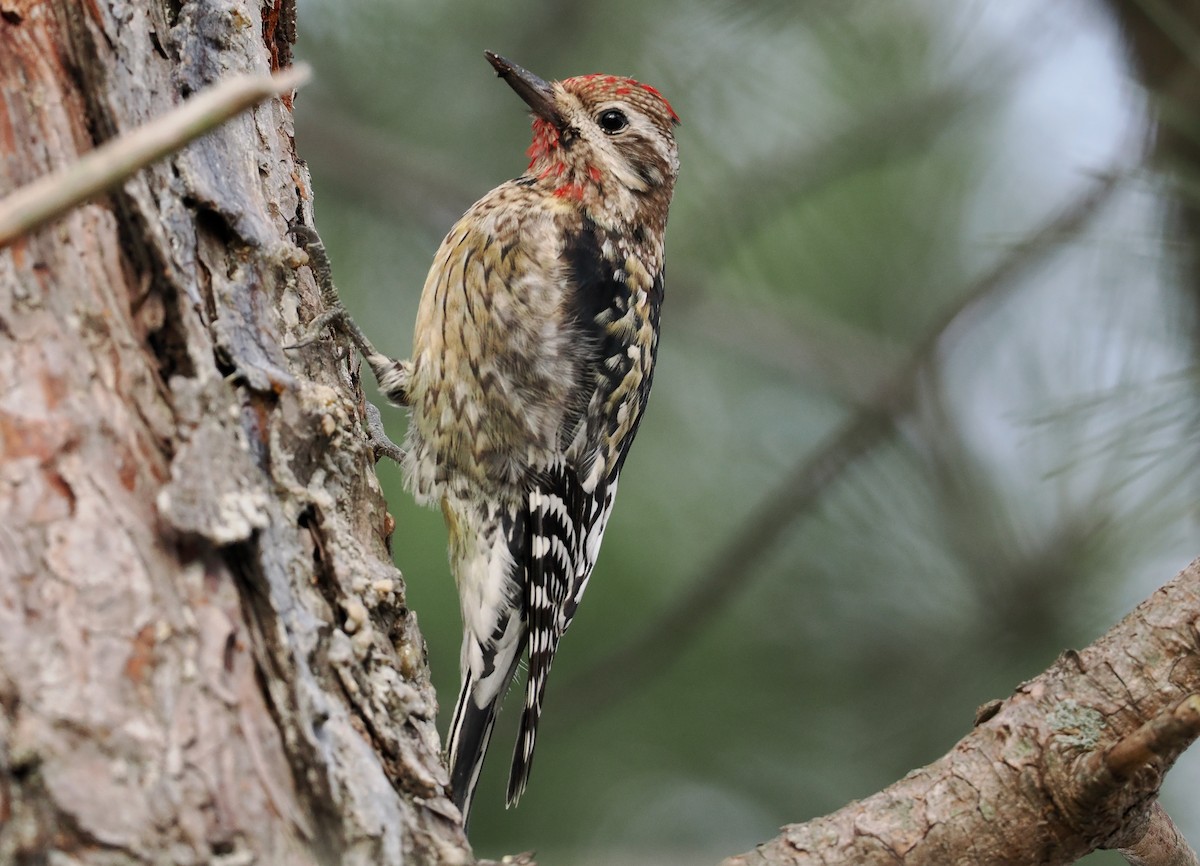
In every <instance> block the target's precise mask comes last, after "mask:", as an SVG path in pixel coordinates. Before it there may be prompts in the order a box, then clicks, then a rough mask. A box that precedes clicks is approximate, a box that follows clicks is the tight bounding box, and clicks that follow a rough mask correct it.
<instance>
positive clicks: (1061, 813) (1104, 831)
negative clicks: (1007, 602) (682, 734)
mask: <svg viewBox="0 0 1200 866" xmlns="http://www.w3.org/2000/svg"><path fill="white" fill-rule="evenodd" d="M1198 622H1200V560H1197V561H1196V562H1193V563H1192V564H1191V565H1190V566H1188V568H1186V569H1185V570H1184V571H1183V572H1182V573H1181V574H1180V575H1179V576H1178V577H1176V578H1175V579H1174V580H1173V581H1171V582H1170V583H1168V584H1167V585H1166V586H1164V587H1163V588H1162V589H1160V590H1158V591H1157V592H1156V593H1155V594H1154V595H1153V596H1151V597H1150V598H1149V599H1147V600H1146V601H1144V602H1143V603H1142V604H1141V605H1139V606H1138V608H1137V609H1136V610H1135V611H1134V612H1133V613H1131V614H1130V615H1129V616H1127V617H1126V618H1125V619H1124V620H1122V621H1121V622H1120V623H1119V624H1117V625H1116V626H1115V627H1114V628H1113V629H1112V630H1110V631H1109V632H1108V633H1107V634H1106V635H1104V636H1103V637H1101V638H1100V639H1099V640H1097V641H1096V642H1095V643H1094V644H1092V645H1091V646H1089V647H1087V648H1086V649H1083V650H1080V651H1079V652H1074V651H1067V652H1065V653H1063V654H1062V655H1061V656H1060V657H1059V659H1058V661H1057V662H1056V663H1055V664H1054V665H1053V666H1051V668H1050V669H1049V670H1047V671H1046V672H1045V673H1043V674H1042V675H1040V676H1039V677H1037V678H1036V679H1033V680H1031V681H1029V682H1027V683H1024V684H1022V685H1021V686H1020V687H1018V689H1017V690H1016V692H1014V693H1013V694H1012V695H1011V696H1010V697H1009V698H1008V699H1007V700H1005V701H1003V702H999V703H998V704H994V705H990V706H989V707H988V711H987V712H984V713H982V714H981V718H982V721H981V722H980V723H979V724H977V726H976V727H975V729H974V730H973V731H972V732H971V733H970V734H968V735H967V736H966V737H964V738H963V739H962V740H960V741H959V742H958V744H957V745H956V746H955V747H954V748H953V749H951V750H950V752H949V753H947V754H946V755H945V756H944V757H942V758H941V759H939V760H937V761H935V762H934V763H932V764H929V765H928V766H926V767H923V768H921V769H919V770H915V771H913V772H911V773H909V774H908V775H907V776H905V777H904V778H903V779H901V780H900V781H899V782H896V783H895V784H893V785H892V786H890V787H889V788H887V789H885V790H883V791H880V792H879V793H878V794H875V795H873V796H871V797H868V798H866V799H865V800H862V801H860V802H854V803H850V804H849V805H847V806H845V807H843V808H842V809H840V810H838V811H837V812H834V813H832V814H830V815H826V816H825V817H822V818H816V819H814V820H812V821H809V822H807V823H805V824H796V825H791V826H788V827H785V828H784V830H783V832H782V834H781V835H780V836H778V837H777V838H775V839H773V840H771V841H769V842H766V843H764V844H762V845H760V846H758V848H756V849H755V850H754V851H752V852H749V853H746V854H742V855H740V856H737V857H732V858H730V859H728V860H726V861H725V864H724V866H752V864H755V866H784V864H787V866H808V864H813V866H816V864H821V866H832V864H842V863H844V864H858V866H873V864H880V866H882V864H887V866H897V864H902V866H917V864H944V863H970V864H972V866H1000V864H1006V863H1037V864H1040V866H1059V864H1067V863H1073V862H1075V861H1076V860H1077V859H1079V858H1080V857H1082V856H1084V855H1085V854H1087V853H1089V852H1091V851H1094V850H1097V849H1100V848H1112V847H1118V848H1120V850H1122V853H1124V854H1125V856H1126V857H1127V858H1129V860H1130V862H1131V863H1134V864H1135V866H1188V864H1191V866H1194V864H1195V862H1196V861H1195V855H1194V854H1192V853H1191V849H1190V848H1188V847H1187V843H1186V842H1184V841H1183V839H1182V837H1180V836H1179V833H1178V831H1177V830H1176V829H1175V828H1174V826H1173V825H1172V824H1171V822H1170V818H1168V817H1167V816H1166V813H1165V812H1163V811H1162V810H1161V808H1159V807H1158V806H1157V804H1156V801H1155V798H1156V796H1157V793H1158V789H1159V786H1160V785H1161V784H1162V780H1163V777H1164V776H1165V774H1166V772H1167V771H1168V770H1169V769H1170V767H1171V766H1172V764H1173V763H1174V762H1175V760H1176V759H1177V758H1178V757H1179V755H1180V754H1182V752H1183V751H1184V749H1186V748H1187V747H1188V745H1189V744H1190V743H1191V742H1192V740H1193V739H1195V737H1196V735H1197V733H1200V698H1197V693H1200V664H1197V661H1200V632H1198V631H1197V623H1198ZM1189 858H1190V859H1189Z"/></svg>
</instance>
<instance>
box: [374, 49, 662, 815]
mask: <svg viewBox="0 0 1200 866" xmlns="http://www.w3.org/2000/svg"><path fill="white" fill-rule="evenodd" d="M485 54H486V57H487V59H488V61H489V62H490V63H491V65H492V67H493V68H494V69H495V71H496V73H497V74H498V75H499V77H500V78H502V79H503V80H504V81H505V82H506V83H507V84H508V85H509V86H510V87H511V88H512V89H513V90H514V91H515V92H516V93H517V95H518V96H520V98H521V99H522V100H523V101H524V102H525V103H526V105H527V106H528V108H529V110H530V112H531V114H532V116H533V119H532V133H533V137H532V143H531V144H530V146H529V148H528V151H527V156H528V158H529V164H528V167H527V168H526V169H525V171H524V172H523V173H522V174H521V175H520V176H518V177H516V178H514V179H512V180H509V181H507V182H505V183H502V184H501V185H500V186H498V187H496V188H495V189H493V190H492V191H491V192H489V193H487V194H486V195H485V196H483V198H481V199H480V200H479V201H477V202H476V203H475V204H474V205H472V206H471V207H470V208H469V209H468V210H467V212H466V213H465V214H464V215H463V217H462V218H461V219H460V220H459V221H458V222H457V223H456V224H455V225H454V226H453V227H452V228H451V229H450V231H449V233H448V234H447V235H446V237H445V239H444V240H443V241H442V243H441V245H440V247H439V248H438V250H437V253H436V254H435V256H434V261H433V265H432V266H431V268H430V271H429V274H428V277H427V279H426V281H425V285H424V288H423V290H422V294H421V300H420V304H419V307H418V312H417V318H416V325H415V328H414V335H413V349H412V355H411V357H410V358H409V359H403V360H396V359H393V358H390V357H388V356H387V355H384V354H382V353H380V352H378V351H376V350H375V349H374V347H373V346H371V344H370V343H369V342H368V341H366V339H365V337H363V336H362V335H361V332H357V331H356V329H355V332H357V336H356V337H355V340H356V342H357V343H358V345H359V348H360V350H362V352H363V354H364V357H365V359H366V361H367V363H368V365H369V366H370V367H371V369H372V371H373V372H374V374H375V377H376V379H377V381H378V382H379V386H380V390H381V392H382V393H383V394H384V396H386V397H387V398H388V399H389V400H390V401H392V402H394V403H396V404H397V405H400V406H404V407H407V408H408V409H409V411H410V421H409V426H408V431H407V434H406V438H405V441H404V446H403V457H402V466H403V469H404V476H405V482H406V485H407V487H408V489H409V490H410V491H411V492H412V493H413V495H414V497H415V499H416V500H417V501H418V502H419V503H422V504H427V505H433V506H440V508H441V510H442V513H443V516H444V518H445V522H446V526H447V534H448V538H449V542H448V548H449V559H450V566H451V571H452V573H453V575H454V578H455V582H456V584H457V588H458V593H459V598H460V607H461V613H462V621H463V641H462V650H461V654H460V674H461V688H460V690H459V694H458V700H457V702H456V705H455V709H454V714H453V719H452V721H451V724H450V728H449V732H448V735H447V752H448V764H449V768H450V783H451V792H452V799H453V802H454V803H455V804H456V805H457V806H458V808H459V810H460V812H461V814H462V816H463V822H464V825H465V824H466V822H467V819H468V816H469V813H470V808H471V803H472V800H473V798H474V794H475V788H476V786H477V784H478V781H479V774H480V770H481V768H482V765H483V760H484V756H485V754H486V752H487V749H488V745H489V742H490V739H491V735H492V729H493V726H494V725H495V722H496V716H497V712H498V709H499V704H500V702H501V700H502V698H503V697H504V695H505V692H506V691H507V689H508V687H509V684H510V682H511V681H512V680H513V678H514V676H515V674H516V671H517V668H518V666H519V663H520V661H521V660H522V657H523V656H524V655H527V656H528V675H527V680H526V688H525V701H524V708H523V711H522V715H521V720H520V729H519V732H518V736H517V741H516V746H515V749H514V753H513V759H512V765H511V769H510V773H509V782H508V790H507V796H506V805H507V806H514V805H516V803H517V801H518V800H519V799H520V798H521V795H522V793H523V792H524V791H525V789H526V786H527V785H528V782H529V775H530V770H531V767H532V761H533V753H534V747H535V744H536V742H537V733H538V723H539V719H540V717H541V712H542V706H543V702H544V698H545V693H546V683H547V679H548V677H549V674H550V668H551V664H552V663H553V661H554V657H555V653H556V652H557V649H558V645H559V641H560V640H561V638H562V636H563V634H564V633H565V632H566V630H567V627H568V626H569V625H570V624H571V621H572V619H573V618H574V616H575V613H576V610H577V608H578V606H579V603H580V600H581V599H582V597H583V594H584V590H585V589H586V588H587V585H588V580H589V578H590V577H591V574H592V570H593V568H594V566H595V564H596V558H597V555H598V554H599V550H600V544H601V539H602V538H603V535H604V530H605V527H606V526H607V524H608V520H609V516H610V514H611V513H612V508H613V502H614V498H615V496H616V492H617V483H618V479H619V476H620V474H621V470H622V467H623V466H624V464H625V459H626V456H627V455H628V453H629V447H630V444H631V443H632V442H633V439H634V436H635V434H636V433H637V429H638V425H639V424H640V422H641V420H642V415H643V411H644V410H645V407H646V401H647V398H648V397H649V394H650V388H651V383H652V381H653V376H654V365H655V359H656V356H657V349H658V335H659V320H660V310H661V306H662V302H663V295H664V282H663V239H664V232H665V229H666V224H667V214H668V209H669V206H670V203H671V198H672V195H673V192H674V187H675V181H676V178H677V176H678V172H679V153H678V147H677V145H676V141H675V128H676V126H677V125H678V123H679V117H678V115H676V113H675V111H674V109H673V108H672V107H671V105H670V103H669V102H668V101H667V100H666V99H665V98H664V97H663V96H662V94H661V93H659V91H658V90H656V89H655V88H654V87H652V86H650V85H648V84H642V83H640V82H638V81H636V80H634V79H632V78H627V77H623V76H616V75H604V74H592V75H582V76H577V77H572V78H567V79H565V80H561V81H546V80H543V79H542V78H539V77H538V76H537V75H534V74H533V73H532V72H529V71H528V70H526V69H524V68H522V67H521V66H518V65H517V64H515V63H513V62H511V61H510V60H507V59H506V58H504V57H502V56H500V55H498V54H495V53H493V52H491V51H488V52H485ZM355 332H352V335H353V334H354V333H355Z"/></svg>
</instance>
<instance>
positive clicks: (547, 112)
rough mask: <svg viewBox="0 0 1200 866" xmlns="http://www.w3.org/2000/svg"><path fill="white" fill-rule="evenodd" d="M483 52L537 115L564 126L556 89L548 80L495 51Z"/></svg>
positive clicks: (559, 126) (497, 72)
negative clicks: (557, 106) (556, 100)
mask: <svg viewBox="0 0 1200 866" xmlns="http://www.w3.org/2000/svg"><path fill="white" fill-rule="evenodd" d="M483 54H484V56H485V57H487V59H488V62H489V63H491V64H492V67H493V68H494V69H495V70H496V74H497V75H499V76H500V77H501V78H503V79H504V80H505V81H507V82H508V86H509V87H511V88H512V89H513V90H515V91H516V92H517V96H519V97H521V98H522V99H524V100H525V104H526V105H528V106H529V108H530V110H532V111H533V113H534V114H535V115H536V116H538V117H540V118H542V119H543V120H548V121H550V122H551V123H552V124H554V125H555V127H557V128H559V129H561V128H562V116H561V115H559V113H558V109H557V108H556V107H555V106H554V89H553V88H552V87H551V86H550V83H549V82H548V81H545V80H543V79H541V78H538V77H537V76H536V75H534V74H533V73H532V72H530V71H529V70H528V69H524V68H522V67H520V66H518V65H517V64H515V63H513V62H512V61H511V60H507V59H505V58H503V57H501V56H500V55H499V54H497V53H496V52H494V51H485V52H483Z"/></svg>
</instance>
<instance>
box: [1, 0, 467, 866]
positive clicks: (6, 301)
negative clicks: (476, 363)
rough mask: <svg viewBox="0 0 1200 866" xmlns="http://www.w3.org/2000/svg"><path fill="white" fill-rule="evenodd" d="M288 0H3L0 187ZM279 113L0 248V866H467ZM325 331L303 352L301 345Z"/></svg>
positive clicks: (175, 79)
mask: <svg viewBox="0 0 1200 866" xmlns="http://www.w3.org/2000/svg"><path fill="white" fill-rule="evenodd" d="M290 14H291V4H290V3H289V2H281V0H276V2H265V3H255V2H250V0H204V2H183V3H179V2H171V0H162V2H138V3H123V2H97V0H89V2H83V3H81V2H79V0H54V2H39V0H0V155H2V158H0V194H3V193H4V192H6V191H11V190H12V189H13V188H15V187H16V186H18V185H21V184H23V183H26V182H28V181H30V180H32V179H33V178H35V177H38V176H40V175H43V174H45V173H47V172H48V171H50V170H52V169H55V168H58V167H60V166H63V165H65V164H67V163H69V162H70V161H72V160H74V159H76V158H77V156H78V155H79V154H81V153H83V152H85V151H88V150H90V149H91V148H92V147H93V146H94V145H95V144H97V143H98V142H100V141H103V140H105V139H108V138H110V137H112V136H116V135H119V134H121V133H122V132H125V131H128V130H130V129H131V128H133V127H135V126H136V125H138V124H140V123H142V122H143V121H145V120H147V119H149V118H151V117H154V116H157V115H160V114H162V113H164V112H165V111H166V110H167V109H169V108H170V107H171V106H173V105H175V104H177V103H178V102H179V101H180V100H181V99H182V98H183V97H185V96H187V95H188V94H190V93H192V92H195V91H197V90H199V89H200V88H202V87H203V86H204V85H206V84H209V83H211V82H213V81H215V80H218V79H221V78H222V77H224V76H227V75H229V74H231V73H233V72H238V71H258V72H266V71H268V69H270V68H272V67H274V66H276V65H278V64H279V63H281V62H286V60H287V55H288V50H289V42H288V26H287V25H288V21H289V16H290ZM291 130H292V118H291V108H290V101H288V100H273V101H271V102H268V103H266V104H264V105H263V106H261V107H260V108H258V109H256V110H255V111H253V112H251V113H248V114H245V115H243V116H241V117H240V118H238V119H236V120H234V121H233V122H231V123H229V124H228V125H226V126H224V127H222V128H221V129H220V130H219V131H217V132H215V133H212V134H210V135H208V136H206V137H204V138H203V139H200V140H198V141H197V142H195V143H193V144H192V145H191V146H189V147H188V148H186V149H185V150H183V151H182V152H180V153H178V154H176V155H175V156H174V157H172V158H170V159H168V160H166V161H164V162H161V163H158V164H156V165H154V166H153V167H151V168H149V169H147V170H145V171H143V172H141V173H140V174H138V175H137V176H136V177H135V178H134V179H132V180H130V181H129V182H128V183H127V184H126V185H125V186H124V188H123V189H122V190H121V191H120V192H119V193H117V194H114V195H112V196H110V197H108V198H107V199H105V200H102V201H99V202H96V203H94V204H90V205H87V206H84V207H81V208H79V209H77V210H75V211H73V212H72V213H70V214H69V215H68V216H67V217H66V218H64V219H63V220H61V221H60V222H58V223H57V224H54V225H52V226H50V227H48V228H45V229H43V230H40V231H37V232H35V233H33V234H32V235H29V236H27V237H26V238H24V239H23V240H21V241H19V242H17V243H16V244H15V245H13V246H11V247H9V248H7V249H4V250H3V251H0V861H2V862H45V859H46V857H47V856H48V852H51V851H56V852H61V853H62V854H67V855H69V856H70V857H72V858H74V861H73V862H79V863H105V864H112V863H133V862H171V863H193V862H196V863H198V862H215V861H216V860H218V859H220V858H230V862H251V861H254V862H288V863H312V862H345V863H359V862H361V863H368V862H369V863H402V862H417V863H420V862H439V863H453V862H468V861H469V860H470V855H469V850H468V848H467V846H466V842H465V839H464V838H463V835H462V833H461V830H460V829H459V828H458V826H457V823H456V820H455V813H454V810H453V808H452V807H451V806H450V805H449V804H448V801H446V800H445V799H444V797H443V794H444V786H445V784H446V777H445V773H444V770H443V768H442V766H441V763H440V759H439V757H438V754H439V743H438V738H437V734H436V731H435V728H434V724H433V720H434V715H435V709H436V701H435V696H434V694H433V691H432V689H431V687H430V685H429V679H428V672H427V668H426V665H425V660H424V646H423V642H422V639H421V635H420V632H419V630H418V629H417V624H416V619H415V617H414V616H413V615H412V614H411V612H409V611H408V610H407V609H406V607H405V604H404V587H403V583H402V580H401V576H400V575H399V574H398V573H397V572H396V570H395V569H394V568H393V567H392V565H391V564H390V556H389V550H388V538H389V534H390V527H391V520H390V518H389V517H388V515H387V513H386V511H385V506H384V502H383V499H382V497H381V495H380V491H379V488H378V484H377V482H376V479H375V474H374V472H373V471H372V454H371V452H370V449H369V448H368V447H367V445H366V443H365V440H364V438H363V436H362V434H361V431H360V419H361V417H362V406H361V405H359V404H358V403H356V402H355V395H356V394H357V393H358V392H357V389H356V384H357V383H356V381H355V375H356V374H355V372H354V369H353V367H352V366H351V364H350V360H352V359H348V358H346V357H345V356H344V355H342V356H341V357H340V358H339V357H338V356H337V355H335V353H334V352H333V351H332V350H331V349H329V347H328V346H325V347H315V348H314V350H310V351H307V352H304V353H296V354H289V353H286V352H284V351H283V350H282V349H281V346H282V345H284V344H285V343H286V342H288V341H289V339H290V335H291V334H292V332H293V330H296V329H299V328H300V326H301V325H302V323H303V322H306V321H307V320H308V319H309V318H310V317H311V315H312V313H313V310H312V307H313V305H314V304H315V302H316V300H315V299H316V291H315V287H314V286H313V284H312V281H311V276H310V275H309V273H308V271H307V270H305V269H301V270H297V269H296V266H297V264H299V260H300V257H299V255H298V253H297V252H296V251H295V249H294V247H293V246H292V245H291V244H290V242H289V241H288V240H287V238H286V235H285V232H286V229H287V226H288V222H289V221H290V220H295V219H297V218H303V219H304V220H305V221H308V222H311V217H312V215H311V212H310V203H309V180H308V176H307V172H306V171H305V169H304V166H303V164H302V163H300V162H299V161H298V160H297V159H296V157H295V154H294V150H293V142H292V137H291ZM321 348H324V349H326V350H325V351H322V350H321Z"/></svg>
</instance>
